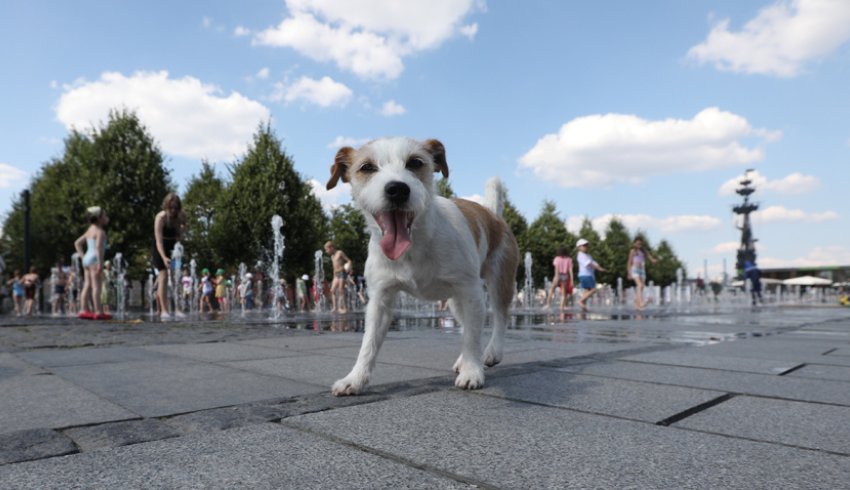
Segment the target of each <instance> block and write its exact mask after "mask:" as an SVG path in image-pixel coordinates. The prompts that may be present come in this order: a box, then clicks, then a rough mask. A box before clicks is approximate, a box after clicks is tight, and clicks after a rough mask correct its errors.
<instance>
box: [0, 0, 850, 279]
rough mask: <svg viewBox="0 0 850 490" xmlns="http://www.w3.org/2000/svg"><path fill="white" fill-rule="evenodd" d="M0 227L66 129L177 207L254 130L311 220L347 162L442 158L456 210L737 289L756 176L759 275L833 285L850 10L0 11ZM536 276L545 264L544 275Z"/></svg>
mask: <svg viewBox="0 0 850 490" xmlns="http://www.w3.org/2000/svg"><path fill="white" fill-rule="evenodd" d="M0 19H3V22H2V29H0V63H2V65H0V66H2V67H3V74H4V76H3V77H2V78H0V107H2V109H3V110H2V116H0V213H6V212H7V211H8V209H9V207H10V203H11V201H12V199H13V197H14V196H15V195H17V194H18V193H19V192H20V191H21V190H23V189H24V188H25V187H26V186H27V183H28V182H29V180H30V179H31V177H32V176H33V175H34V174H36V173H37V172H38V170H39V168H40V167H41V166H42V165H43V164H44V162H47V161H48V160H49V159H50V158H52V157H55V156H58V155H60V154H61V151H62V140H63V138H64V137H65V136H66V135H67V133H68V130H69V128H70V127H77V128H83V129H84V128H88V127H91V125H92V124H96V123H97V122H98V121H103V120H105V118H106V114H107V112H108V110H109V109H110V108H112V107H117V106H126V107H129V108H132V109H135V110H136V111H137V113H138V114H139V116H140V118H141V119H142V121H143V122H144V123H145V124H146V125H147V126H148V128H149V130H150V131H151V133H152V134H153V136H154V137H155V138H156V139H157V141H158V142H159V143H160V145H161V146H162V148H163V150H164V151H165V153H166V154H167V155H168V159H167V162H166V165H167V166H168V167H169V168H170V169H171V170H172V177H173V179H174V181H175V182H176V183H177V184H178V185H179V186H184V185H185V182H186V181H187V180H188V179H189V178H190V177H191V176H192V175H193V174H195V173H197V171H198V170H199V168H200V162H201V160H202V159H204V158H206V159H209V160H210V161H211V162H215V163H217V164H219V165H218V168H219V169H220V171H221V172H222V174H223V173H224V171H225V170H224V166H223V163H227V162H232V161H234V160H235V159H236V158H238V156H239V155H241V154H242V153H243V152H244V151H245V148H246V145H247V143H248V142H249V141H250V139H251V135H252V134H253V132H254V131H255V130H256V128H257V125H258V124H259V123H260V122H261V121H265V120H269V119H270V120H271V122H272V127H273V128H274V129H275V131H276V133H277V135H278V136H279V137H280V138H281V139H282V140H283V142H284V146H285V148H286V150H287V152H288V153H289V154H290V155H291V156H292V157H293V158H294V161H295V163H296V168H297V170H298V171H299V172H300V173H301V174H302V175H303V176H304V177H305V178H307V179H315V181H316V184H317V186H316V188H317V194H318V195H319V196H320V198H322V200H323V202H324V203H325V204H326V205H327V206H332V205H335V204H342V203H345V202H347V201H348V198H347V195H346V191H347V189H346V188H345V187H342V188H338V189H337V192H334V193H325V192H324V191H322V189H323V184H324V183H325V182H326V180H327V177H328V169H329V167H330V163H331V161H332V159H333V156H334V154H335V152H336V150H337V149H338V147H339V145H340V144H355V145H356V144H359V143H360V142H363V141H366V140H369V139H371V138H375V137H380V136H387V135H407V136H412V137H416V138H431V137H435V138H438V139H440V140H441V141H443V143H444V144H445V146H446V149H447V156H448V163H449V169H450V173H451V178H450V182H451V184H452V187H453V188H454V190H455V191H456V192H457V193H458V194H459V195H461V196H467V197H473V198H474V197H475V196H476V195H478V194H480V193H482V188H483V184H484V182H485V180H486V179H487V178H489V177H490V176H492V175H498V176H500V177H501V178H502V179H503V180H504V181H505V183H506V184H507V186H508V190H509V198H510V200H511V201H512V202H513V203H514V204H515V205H516V206H517V207H518V208H519V210H520V211H521V212H523V213H524V214H525V215H526V217H527V218H528V219H529V221H531V220H533V219H534V218H535V217H536V216H537V215H538V213H539V211H540V209H541V206H542V203H543V201H544V199H549V200H552V201H554V202H555V203H556V205H557V207H558V210H559V211H560V214H561V216H562V217H563V218H564V219H565V220H566V221H567V223H568V226H570V227H574V228H575V227H577V223H578V222H579V221H580V220H581V218H582V217H584V216H588V217H590V218H591V219H593V220H594V222H595V223H597V224H598V226H599V227H600V229H601V228H602V227H604V224H605V222H606V221H605V220H606V219H608V218H609V217H610V216H612V215H617V216H620V217H621V218H622V219H623V220H624V221H625V222H626V224H627V225H628V226H629V227H630V228H631V229H632V231H634V230H636V229H637V228H641V229H643V230H645V231H646V232H647V233H648V235H649V237H650V240H651V241H656V242H657V241H658V240H659V239H661V238H667V239H668V240H669V241H670V242H671V243H672V244H673V246H674V249H675V250H676V252H677V253H678V254H679V255H680V256H681V257H682V258H683V259H685V261H686V262H687V264H688V267H689V271H690V272H691V275H695V274H696V273H698V272H702V270H703V261H704V260H707V261H708V264H709V275H711V276H716V275H717V274H718V273H720V272H721V270H722V261H723V259H724V258H726V259H727V262H728V264H729V268H730V270H731V267H732V264H733V263H734V255H735V253H734V247H735V246H736V242H737V240H738V239H739V233H738V232H737V231H736V230H735V228H734V223H733V216H732V214H731V205H732V204H733V203H735V202H737V196H735V195H734V194H733V193H730V192H731V188H733V186H731V185H730V181H733V180H734V179H736V178H737V177H739V176H740V175H741V174H742V173H743V171H744V170H745V169H747V168H753V169H755V170H756V172H757V173H756V174H754V178H755V180H756V182H757V184H758V185H759V191H758V192H757V193H756V194H755V197H756V198H757V200H758V201H760V202H761V204H762V211H760V212H759V214H758V215H757V216H755V218H754V221H755V224H754V227H755V234H756V236H757V237H758V238H759V239H760V242H759V257H760V262H761V265H762V266H763V267H776V266H791V265H799V266H810V265H828V264H842V265H845V264H850V231H848V230H850V226H848V224H850V222H848V216H847V211H846V208H847V206H846V202H847V198H846V193H847V188H848V184H850V170H848V169H850V167H848V157H850V90H848V89H847V86H848V85H847V81H848V80H850V2H846V1H843V0H834V1H833V0H798V1H779V2H777V1H770V0H762V1H740V0H736V1H699V0H693V1H687V2H682V1H676V0H670V1H661V0H657V1H650V2H632V1H625V0H621V1H599V2H572V1H570V2H567V1H563V2H561V1H536V0H530V1H527V2H508V1H498V2H497V1H486V2H485V1H483V0H427V1H420V0H406V1H395V2H390V1H379V0H349V1H332V0H288V1H282V0H281V1H251V2H232V1H223V0H220V1H203V2H201V1H181V2H165V1H159V0H152V1H147V2H102V1H86V0H78V1H75V2H64V1H58V0H57V1H39V0H32V1H12V2H3V3H2V4H0ZM546 260H548V259H546Z"/></svg>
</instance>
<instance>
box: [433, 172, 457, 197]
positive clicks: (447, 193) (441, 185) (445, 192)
mask: <svg viewBox="0 0 850 490" xmlns="http://www.w3.org/2000/svg"><path fill="white" fill-rule="evenodd" d="M435 185H436V187H437V195H438V196H443V197H445V198H446V199H451V198H453V197H455V191H454V189H452V185H451V184H449V179H447V178H445V177H443V178H441V179H440V180H438V181H437V183H436V184H435Z"/></svg>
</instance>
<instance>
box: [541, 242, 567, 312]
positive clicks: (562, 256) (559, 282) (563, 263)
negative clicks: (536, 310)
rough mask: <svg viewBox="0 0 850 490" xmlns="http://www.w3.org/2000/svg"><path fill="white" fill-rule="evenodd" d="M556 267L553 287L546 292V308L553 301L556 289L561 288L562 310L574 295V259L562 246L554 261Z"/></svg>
mask: <svg viewBox="0 0 850 490" xmlns="http://www.w3.org/2000/svg"><path fill="white" fill-rule="evenodd" d="M552 265H553V266H554V267H555V277H554V278H552V286H551V287H550V288H549V291H547V292H546V305H545V307H546V308H549V304H550V302H551V301H552V296H554V295H555V289H557V288H558V287H560V288H561V309H562V310H563V309H565V308H566V307H567V300H568V299H569V297H570V295H572V293H573V259H572V258H571V257H570V255H569V254H568V253H567V247H564V246H560V247H558V251H557V252H556V254H555V259H554V260H553V261H552Z"/></svg>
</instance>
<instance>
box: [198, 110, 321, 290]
mask: <svg viewBox="0 0 850 490" xmlns="http://www.w3.org/2000/svg"><path fill="white" fill-rule="evenodd" d="M228 169H229V171H230V177H231V181H230V184H229V185H228V186H227V189H226V191H225V192H224V193H223V194H222V198H221V200H219V201H217V204H218V206H219V211H218V213H217V215H216V219H215V221H214V222H213V224H212V227H211V230H210V235H211V239H212V243H213V244H214V247H215V248H216V250H218V251H219V253H220V254H221V257H222V258H223V260H224V261H225V264H223V265H228V266H235V265H237V264H238V263H240V262H244V263H246V264H248V265H249V266H250V265H253V264H254V263H256V261H257V260H261V259H265V260H268V259H269V250H270V249H271V247H272V244H273V233H272V229H271V218H272V216H274V215H275V214H277V215H280V216H281V217H282V218H283V227H282V228H281V232H282V233H283V236H284V239H285V245H286V250H285V251H284V255H283V260H282V267H281V270H282V271H284V272H285V274H286V275H287V276H288V277H292V276H293V275H294V274H296V273H299V272H300V271H303V270H304V268H305V267H310V264H312V263H313V253H314V252H315V251H316V250H319V249H320V247H321V245H322V243H323V242H324V240H325V239H326V238H327V217H326V216H325V214H324V212H323V211H322V207H321V204H320V203H319V200H318V199H317V198H316V196H314V195H313V193H312V188H311V187H310V184H309V183H307V182H306V181H305V180H304V179H302V178H301V176H300V175H299V174H298V172H296V171H295V168H294V165H293V162H292V159H291V158H290V157H289V155H287V154H286V153H285V152H284V150H283V149H282V143H281V141H280V140H278V139H277V137H276V136H275V134H274V133H273V132H272V129H271V126H270V124H269V123H265V124H260V126H259V128H258V130H257V133H255V134H254V139H253V142H252V144H251V146H250V148H249V149H248V152H247V154H246V155H245V156H244V157H243V158H242V159H241V160H240V161H238V162H236V163H235V164H233V165H231V166H229V167H228Z"/></svg>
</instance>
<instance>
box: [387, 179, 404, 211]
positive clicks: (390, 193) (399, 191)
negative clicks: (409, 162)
mask: <svg viewBox="0 0 850 490" xmlns="http://www.w3.org/2000/svg"><path fill="white" fill-rule="evenodd" d="M384 193H385V194H386V195H387V199H389V201H390V202H391V203H392V204H395V205H396V206H400V205H402V204H404V203H406V202H407V198H408V197H410V186H408V185H407V184H405V183H404V182H398V181H394V182H390V183H389V184H387V185H385V186H384Z"/></svg>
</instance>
